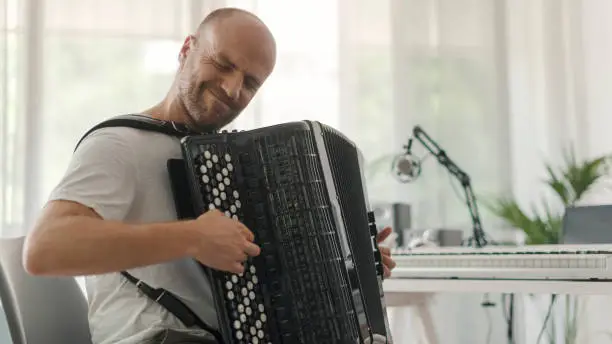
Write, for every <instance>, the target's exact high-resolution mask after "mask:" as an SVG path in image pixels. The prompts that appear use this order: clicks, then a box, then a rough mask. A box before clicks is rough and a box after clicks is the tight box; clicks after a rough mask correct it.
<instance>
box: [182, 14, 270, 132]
mask: <svg viewBox="0 0 612 344" xmlns="http://www.w3.org/2000/svg"><path fill="white" fill-rule="evenodd" d="M275 60H276V51H275V46H274V41H273V38H272V36H271V35H270V34H269V32H268V31H267V29H266V28H265V27H264V26H263V25H262V24H261V23H258V22H257V21H255V20H254V19H252V18H250V17H246V16H241V15H232V16H230V17H229V18H226V19H223V20H222V21H217V22H215V23H211V24H210V26H209V27H208V28H206V29H204V30H203V31H202V32H201V33H200V35H199V37H197V38H196V37H192V36H190V37H188V38H187V39H186V40H185V44H184V45H183V49H182V50H181V70H180V74H179V85H178V90H179V91H178V92H179V98H180V100H181V101H182V103H183V105H184V107H185V110H186V111H187V113H188V115H189V117H190V118H189V120H190V122H192V123H191V124H192V125H194V126H196V127H197V128H198V129H200V130H208V129H211V127H214V128H215V129H219V128H221V127H223V126H225V125H227V124H228V123H230V122H231V121H233V120H234V119H235V118H236V117H237V116H238V115H239V114H240V113H241V112H242V110H244V108H245V107H246V106H247V105H248V104H249V102H250V101H251V99H253V96H255V94H256V93H257V91H258V89H259V87H260V86H261V84H262V83H263V82H264V81H265V80H266V79H267V77H268V75H270V73H271V72H272V70H273V68H274V64H275Z"/></svg>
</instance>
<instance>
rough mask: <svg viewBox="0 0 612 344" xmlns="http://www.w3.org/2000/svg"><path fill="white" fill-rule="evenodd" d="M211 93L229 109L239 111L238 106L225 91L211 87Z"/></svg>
mask: <svg viewBox="0 0 612 344" xmlns="http://www.w3.org/2000/svg"><path fill="white" fill-rule="evenodd" d="M209 91H210V93H211V94H212V95H213V97H215V100H216V101H218V102H219V103H221V104H222V105H223V106H224V107H225V108H226V109H227V110H231V111H237V109H238V107H237V106H236V104H235V103H234V102H233V101H232V100H231V99H229V98H228V96H227V95H225V94H224V93H223V92H220V91H219V90H216V89H214V88H212V87H211V88H209Z"/></svg>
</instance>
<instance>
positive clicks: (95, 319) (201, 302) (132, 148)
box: [50, 127, 218, 344]
mask: <svg viewBox="0 0 612 344" xmlns="http://www.w3.org/2000/svg"><path fill="white" fill-rule="evenodd" d="M171 158H181V150H180V146H179V139H178V138H174V137H170V136H167V135H165V134H161V133H156V132H150V131H143V130H137V129H133V128H126V127H113V128H104V129H100V130H97V131H95V132H93V133H92V134H90V135H89V136H88V137H87V138H85V139H84V140H83V142H81V144H80V146H79V148H78V149H77V151H76V152H75V153H74V155H73V157H72V160H71V162H70V164H69V166H68V169H67V172H66V174H65V176H64V177H63V178H62V180H61V181H60V183H59V185H57V187H56V188H55V189H54V190H53V192H52V194H51V196H50V199H51V200H59V199H63V200H70V201H74V202H78V203H81V204H83V205H85V206H87V207H90V208H92V209H94V210H95V211H96V212H97V213H98V214H99V215H100V216H102V218H104V219H108V220H120V221H129V222H141V223H142V222H167V221H172V220H176V218H177V216H176V210H175V205H174V200H173V196H172V190H171V187H170V177H169V174H168V171H167V167H166V166H167V165H166V163H167V161H168V159H171ZM83 230H87V228H83ZM74 244H75V245H78V242H75V243H74ZM129 272H130V273H131V274H132V275H134V276H135V277H136V278H139V279H142V280H143V281H144V282H146V283H147V284H149V285H150V286H152V287H155V288H157V287H161V288H164V289H166V290H168V291H170V292H172V293H173V294H174V295H176V296H178V297H179V298H180V299H181V300H182V301H183V302H184V303H185V304H186V305H187V306H189V308H191V310H193V311H194V312H195V313H196V314H197V315H198V316H199V317H200V318H201V319H202V320H204V321H205V322H206V323H207V324H209V325H211V326H213V327H215V328H217V327H218V321H217V317H216V314H215V311H214V301H213V298H212V294H211V289H210V285H209V283H208V280H207V278H206V276H205V275H204V274H203V273H202V270H201V268H200V267H199V266H198V264H197V263H196V262H195V261H193V260H192V259H184V260H178V261H172V262H168V263H165V264H159V265H154V266H149V267H144V268H139V269H134V270H130V271H129ZM85 281H86V290H87V295H88V302H89V321H90V327H91V332H92V336H93V342H94V344H110V343H113V344H135V343H139V344H140V343H146V342H147V341H148V340H150V339H151V337H152V336H153V335H154V334H155V333H156V332H158V331H160V330H162V329H166V328H172V329H185V326H184V325H183V324H182V323H181V322H180V321H179V320H178V319H177V318H176V317H174V316H173V315H172V314H170V313H169V312H167V311H166V310H165V309H164V308H163V307H161V306H160V305H158V304H157V303H155V302H154V301H152V300H150V299H149V298H148V297H147V296H145V295H144V294H142V293H141V292H140V291H139V290H138V289H137V287H136V286H135V285H133V284H132V283H130V282H128V281H127V280H126V279H125V278H124V277H123V276H121V274H119V273H111V274H103V275H96V276H87V277H86V279H85Z"/></svg>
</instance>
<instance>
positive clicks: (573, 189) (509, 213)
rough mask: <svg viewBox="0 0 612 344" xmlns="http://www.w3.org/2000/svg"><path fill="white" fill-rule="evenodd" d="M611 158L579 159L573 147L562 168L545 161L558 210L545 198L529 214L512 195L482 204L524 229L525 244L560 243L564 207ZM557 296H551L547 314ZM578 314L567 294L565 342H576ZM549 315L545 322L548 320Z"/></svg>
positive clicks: (589, 184)
mask: <svg viewBox="0 0 612 344" xmlns="http://www.w3.org/2000/svg"><path fill="white" fill-rule="evenodd" d="M608 159H609V157H608V156H602V157H597V158H594V159H586V160H583V161H578V160H577V159H576V156H575V154H574V152H573V150H569V151H568V152H567V153H566V154H565V155H564V164H563V166H561V167H560V168H556V169H555V168H553V166H552V165H550V164H546V170H547V178H546V179H545V181H544V182H545V184H546V185H548V187H549V188H550V189H551V191H552V192H553V194H554V195H555V196H556V198H557V201H558V202H557V204H556V206H557V207H556V208H555V209H553V208H554V207H552V206H551V204H550V203H548V202H546V200H543V201H542V204H541V210H540V211H538V210H537V209H536V208H535V207H534V206H532V207H531V213H530V214H528V213H527V212H526V211H525V210H523V208H521V206H520V205H519V204H518V202H517V201H516V200H515V199H514V198H513V197H511V196H503V197H499V198H497V199H496V200H494V201H493V202H483V203H485V204H483V205H484V206H485V208H487V209H488V210H490V211H491V212H492V213H493V214H495V215H496V216H497V217H499V218H500V219H501V220H502V221H503V222H505V223H506V224H508V225H510V226H512V227H513V228H516V229H519V230H522V231H523V232H524V233H525V236H526V242H525V243H526V244H528V245H537V244H558V243H559V242H560V238H561V236H562V228H563V227H562V222H563V215H564V211H565V209H566V208H568V207H573V206H576V205H577V203H578V202H579V201H580V200H581V199H582V197H583V196H584V195H585V194H586V193H587V192H588V191H589V190H590V189H591V187H592V186H593V185H594V184H595V183H596V182H597V181H598V180H599V179H600V178H601V177H603V176H604V175H605V174H606V173H607V172H608V171H607V170H608ZM556 297H557V296H556V295H552V298H551V303H550V306H549V311H548V313H550V310H551V309H552V307H553V304H554V301H555V299H556ZM577 314H578V299H577V298H576V297H572V296H571V295H566V297H565V321H564V322H565V326H564V327H565V329H564V338H565V340H564V341H565V343H566V344H574V343H576V335H577ZM548 315H550V314H548ZM548 315H547V316H546V317H545V319H544V322H547V321H548ZM555 327H556V326H555V324H554V318H553V320H552V324H551V329H552V332H553V333H554V332H555ZM540 335H542V334H540ZM549 337H550V343H554V342H555V341H554V335H551V336H549Z"/></svg>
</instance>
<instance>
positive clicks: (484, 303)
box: [480, 293, 495, 344]
mask: <svg viewBox="0 0 612 344" xmlns="http://www.w3.org/2000/svg"><path fill="white" fill-rule="evenodd" d="M480 305H481V306H482V308H484V310H485V315H486V316H487V336H486V339H485V343H486V344H490V343H491V336H492V334H493V320H492V319H491V311H489V308H491V307H495V303H494V302H492V301H491V300H490V299H489V293H485V294H484V295H483V296H482V302H481V303H480Z"/></svg>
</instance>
